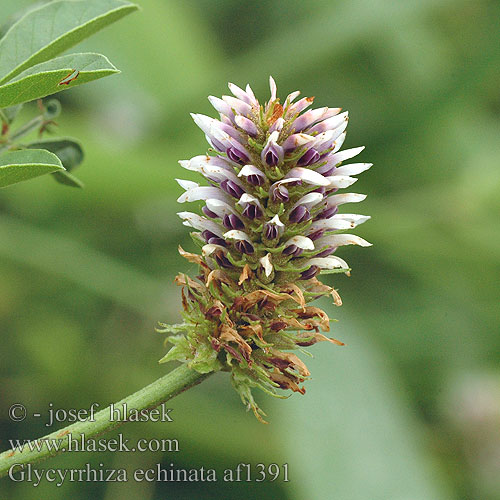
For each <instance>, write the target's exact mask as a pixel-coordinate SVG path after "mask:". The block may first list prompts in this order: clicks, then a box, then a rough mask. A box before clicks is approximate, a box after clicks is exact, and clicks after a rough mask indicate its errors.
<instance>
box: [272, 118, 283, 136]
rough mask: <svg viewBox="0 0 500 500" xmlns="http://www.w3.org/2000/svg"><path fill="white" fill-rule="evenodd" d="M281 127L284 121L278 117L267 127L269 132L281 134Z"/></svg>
mask: <svg viewBox="0 0 500 500" xmlns="http://www.w3.org/2000/svg"><path fill="white" fill-rule="evenodd" d="M283 125H285V120H283V118H281V117H280V118H278V119H277V120H276V121H275V122H274V123H273V124H272V125H271V126H270V127H269V132H271V133H272V132H281V130H282V129H283Z"/></svg>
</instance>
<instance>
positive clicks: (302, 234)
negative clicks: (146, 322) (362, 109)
mask: <svg viewBox="0 0 500 500" xmlns="http://www.w3.org/2000/svg"><path fill="white" fill-rule="evenodd" d="M270 88H271V97H270V99H269V100H268V101H267V102H266V103H265V104H264V105H261V104H260V103H259V101H258V100H257V99H256V97H255V95H254V93H253V92H252V89H251V88H250V86H248V85H247V87H246V89H245V90H243V89H241V88H239V87H238V86H236V85H234V84H232V83H230V84H229V89H230V91H231V93H232V94H233V96H222V99H219V98H217V97H212V96H211V97H209V100H210V102H211V104H212V105H213V107H214V108H215V109H216V111H217V112H218V113H219V116H220V119H219V120H216V119H214V118H210V117H208V116H204V115H200V114H193V115H192V117H193V119H194V121H195V123H196V124H197V125H198V126H199V127H200V128H201V130H202V131H203V132H204V133H205V136H206V139H207V141H208V143H209V144H210V146H211V148H210V150H209V152H208V154H206V155H201V156H195V157H194V158H191V159H190V160H184V161H181V162H180V164H181V166H182V167H184V168H185V169H187V170H191V171H195V172H198V173H200V174H202V175H203V176H204V177H205V179H206V183H205V184H204V185H200V184H198V183H196V182H193V181H187V180H178V182H179V184H180V186H181V187H182V188H183V189H184V190H185V192H184V193H183V194H182V195H181V196H180V197H179V199H178V201H179V202H180V203H185V202H202V203H199V204H200V205H201V211H202V212H203V215H200V214H199V213H195V212H187V211H186V212H180V213H179V214H178V215H179V216H180V217H181V219H182V220H183V223H184V225H186V226H189V227H192V228H194V229H195V230H196V231H195V232H193V233H191V235H192V237H193V240H194V241H195V243H197V244H198V245H199V247H200V248H201V254H200V255H199V254H193V253H188V252H185V251H184V250H183V249H182V248H180V249H179V250H180V252H181V254H182V255H183V256H184V257H186V258H187V259H188V260H189V261H190V262H193V263H195V264H197V265H198V266H199V274H198V275H197V276H196V277H195V278H190V277H188V276H186V275H184V274H181V275H179V276H177V278H176V282H177V283H178V284H179V285H181V286H182V287H183V291H182V302H183V308H184V318H185V322H184V323H183V324H182V325H173V326H168V325H162V327H163V329H162V330H160V331H164V332H166V333H169V334H170V335H169V336H168V337H167V341H168V342H170V343H171V344H173V347H172V348H171V349H170V351H169V352H168V353H167V355H166V356H165V357H164V358H163V359H162V361H169V360H172V359H176V360H180V361H183V362H187V363H189V366H190V367H191V368H193V369H194V370H197V371H199V372H202V373H207V372H211V371H217V370H226V371H230V372H231V375H232V382H233V385H234V387H235V388H236V389H237V391H238V392H239V393H240V395H241V398H242V400H243V402H244V403H245V404H246V405H248V406H249V407H251V408H252V409H253V411H254V413H255V415H256V416H257V417H258V418H259V419H261V417H260V415H261V414H264V413H263V412H262V410H261V409H260V408H259V407H258V406H257V404H256V403H255V401H254V399H253V396H252V394H251V388H252V387H259V388H260V389H262V390H264V391H265V392H268V393H270V394H273V395H277V393H276V389H291V390H292V391H296V392H300V393H304V388H303V387H302V386H301V385H300V384H302V383H303V382H304V380H305V379H307V378H308V376H309V375H310V374H309V371H308V370H307V368H306V366H305V365H304V363H303V362H302V361H301V360H300V359H299V358H298V357H297V356H296V355H295V354H293V353H291V352H289V351H290V350H293V349H302V348H303V347H305V346H310V345H312V344H314V343H316V342H319V341H330V342H333V343H335V344H340V345H341V344H342V343H341V342H339V341H337V340H335V339H329V338H327V337H326V336H324V335H323V334H322V333H320V331H323V332H327V331H329V319H328V316H327V315H326V313H325V312H324V311H322V310H321V309H319V308H317V307H313V306H310V305H308V304H309V303H310V302H311V301H313V300H314V299H316V298H318V297H320V296H323V295H330V294H331V295H332V296H333V298H334V302H335V304H336V305H340V304H341V301H340V297H339V296H338V294H337V293H336V291H335V290H334V289H333V288H331V287H329V286H327V285H324V284H322V283H321V282H320V281H318V279H317V278H316V276H317V275H319V274H320V273H333V272H342V273H348V272H349V266H348V264H347V263H346V262H345V261H344V260H343V259H341V258H340V257H338V256H336V255H334V254H335V251H336V249H337V248H338V247H339V246H342V245H349V244H355V245H361V246H369V245H370V243H368V242H367V241H365V240H364V239H362V238H360V237H359V236H355V235H352V234H346V233H345V232H344V231H345V230H348V229H351V228H354V227H355V226H357V225H358V224H361V223H362V222H365V221H366V220H367V219H369V217H368V216H364V215H357V214H352V213H339V211H338V209H339V206H340V205H343V204H345V203H353V202H360V201H362V200H364V198H365V195H362V194H356V193H342V194H340V193H339V194H337V191H338V190H339V189H342V188H347V187H349V186H350V185H351V184H353V183H354V182H356V180H357V179H356V178H354V177H352V176H353V175H356V174H359V173H361V172H363V171H364V170H367V169H368V168H370V167H371V164H370V163H351V164H348V165H342V163H343V162H344V161H345V160H349V159H351V158H353V157H354V156H356V155H357V154H359V153H360V152H361V151H362V150H363V147H359V148H353V149H346V150H343V151H340V148H341V146H342V144H343V142H344V139H345V137H346V127H347V122H348V114H347V112H344V113H342V112H341V108H328V107H324V108H318V109H311V110H309V111H306V109H307V108H308V107H309V106H310V105H311V104H312V102H313V100H314V98H312V97H304V98H302V99H299V100H296V99H297V98H298V96H299V92H293V93H291V94H290V95H288V96H287V97H286V99H285V100H284V101H283V103H281V102H280V100H279V99H278V98H277V96H276V84H275V82H274V80H273V79H272V78H270ZM341 165H342V166H341ZM182 332H184V333H182Z"/></svg>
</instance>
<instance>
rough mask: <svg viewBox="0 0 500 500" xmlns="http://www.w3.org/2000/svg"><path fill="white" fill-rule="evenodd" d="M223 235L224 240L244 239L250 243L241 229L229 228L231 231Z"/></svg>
mask: <svg viewBox="0 0 500 500" xmlns="http://www.w3.org/2000/svg"><path fill="white" fill-rule="evenodd" d="M223 236H224V238H225V239H226V240H244V241H248V243H252V242H251V241H250V238H249V237H248V234H247V233H244V232H243V231H238V230H237V229H231V231H228V232H227V233H224V235H223Z"/></svg>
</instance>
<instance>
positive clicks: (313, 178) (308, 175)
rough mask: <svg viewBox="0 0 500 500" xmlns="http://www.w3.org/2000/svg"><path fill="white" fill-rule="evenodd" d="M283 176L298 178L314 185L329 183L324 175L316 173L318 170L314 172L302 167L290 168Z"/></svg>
mask: <svg viewBox="0 0 500 500" xmlns="http://www.w3.org/2000/svg"><path fill="white" fill-rule="evenodd" d="M285 178H286V179H288V178H298V179H301V180H303V181H305V182H307V183H309V184H314V185H315V186H329V185H330V181H329V180H328V179H327V178H326V177H324V176H322V175H321V174H318V172H315V171H314V170H311V169H309V168H303V167H295V168H292V170H290V172H288V174H286V175H285Z"/></svg>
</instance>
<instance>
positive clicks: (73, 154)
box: [26, 139, 84, 173]
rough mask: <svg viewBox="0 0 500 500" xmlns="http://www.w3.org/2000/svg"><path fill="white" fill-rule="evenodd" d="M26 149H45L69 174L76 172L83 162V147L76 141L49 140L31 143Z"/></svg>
mask: <svg viewBox="0 0 500 500" xmlns="http://www.w3.org/2000/svg"><path fill="white" fill-rule="evenodd" d="M26 147H27V148H29V149H45V150H47V151H50V152H51V153H54V154H55V155H57V156H58V158H59V159H60V160H61V162H62V165H63V167H64V168H65V169H66V171H68V172H71V171H72V170H74V169H75V168H76V167H78V166H79V165H80V164H81V163H82V161H83V156H84V155H83V149H82V146H81V144H80V143H79V142H77V141H75V140H74V139H47V140H43V141H36V142H30V143H29V144H28V145H27V146H26ZM61 173H63V172H61Z"/></svg>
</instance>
